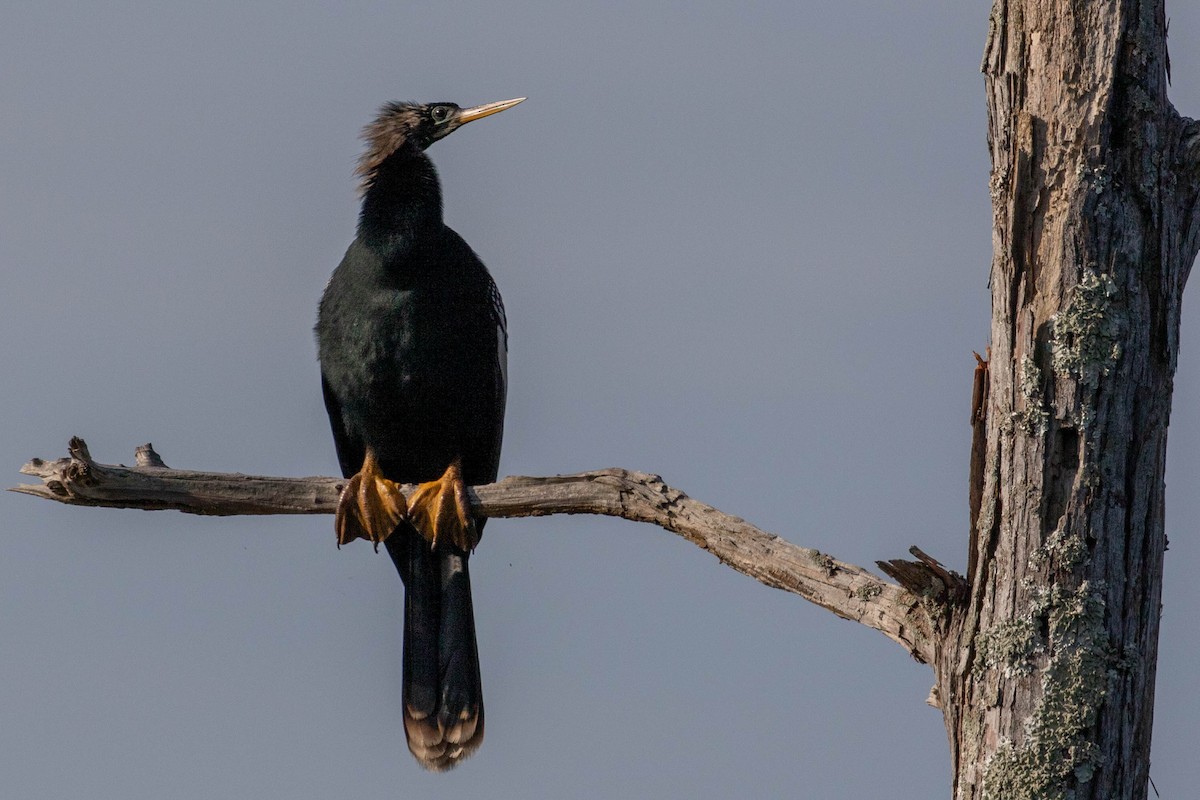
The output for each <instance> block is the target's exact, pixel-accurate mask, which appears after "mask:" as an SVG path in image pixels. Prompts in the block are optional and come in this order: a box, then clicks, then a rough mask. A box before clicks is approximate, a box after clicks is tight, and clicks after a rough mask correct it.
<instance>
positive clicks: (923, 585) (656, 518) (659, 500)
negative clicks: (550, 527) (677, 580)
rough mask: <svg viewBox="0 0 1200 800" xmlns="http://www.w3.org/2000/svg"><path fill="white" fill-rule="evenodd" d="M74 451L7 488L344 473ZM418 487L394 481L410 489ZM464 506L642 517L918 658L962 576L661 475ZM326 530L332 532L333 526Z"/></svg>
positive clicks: (179, 507)
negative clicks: (128, 459) (698, 493)
mask: <svg viewBox="0 0 1200 800" xmlns="http://www.w3.org/2000/svg"><path fill="white" fill-rule="evenodd" d="M69 451H70V457H69V458H60V459H57V460H54V461H45V460H43V459H40V458H38V459H34V460H32V461H30V462H29V463H28V464H26V465H25V466H24V467H23V468H22V469H21V472H22V473H24V474H26V475H34V476H36V477H38V478H40V479H41V483H37V484H25V485H22V486H17V487H14V488H13V489H11V490H10V491H15V492H20V493H22V494H30V495H33V496H35V497H42V498H45V499H47V500H57V501H58V502H60V503H67V504H69V505H79V506H93V507H107V508H140V509H147V510H168V509H169V510H175V511H184V512H187V513H190V514H208V515H217V516H226V515H233V514H332V513H333V512H334V509H335V508H336V507H337V502H338V497H339V496H340V495H341V492H342V490H343V488H344V487H345V485H346V481H345V480H344V479H342V478H327V477H314V478H277V477H267V476H261V475H241V474H236V473H221V472H196V471H192V470H177V469H169V468H168V467H166V465H165V464H163V461H162V459H161V458H159V456H158V454H157V453H155V452H154V449H153V448H152V447H151V446H150V445H148V444H147V445H143V446H141V447H139V448H138V449H137V456H136V458H137V462H136V463H137V466H135V467H125V466H118V465H113V464H100V463H97V462H96V461H94V460H93V459H92V457H91V454H90V453H88V449H87V445H86V444H85V443H84V441H83V440H82V439H80V438H78V437H76V438H73V439H72V440H71V443H70V446H69ZM415 488H416V487H414V486H401V487H400V489H401V491H402V492H404V493H405V494H406V495H409V494H411V493H412V491H413V489H415ZM468 496H469V497H470V500H471V506H472V510H473V511H474V512H475V513H476V514H479V515H480V516H485V517H534V516H544V515H547V514H603V515H607V516H613V517H621V518H623V519H627V520H631V521H633V522H648V523H650V524H651V525H657V526H659V527H661V528H664V529H666V530H668V531H671V532H672V533H676V534H678V535H680V536H682V537H683V538H684V539H687V540H688V541H689V542H691V543H692V544H694V545H696V546H697V547H700V548H701V549H703V550H707V551H708V552H710V553H712V554H713V555H714V556H716V557H717V559H718V560H719V561H720V562H721V563H722V564H725V565H726V566H728V567H731V568H732V569H735V570H737V571H738V572H741V573H742V574H744V575H749V576H750V577H751V578H754V579H755V580H757V581H759V582H760V583H762V584H765V585H767V586H770V587H772V588H776V589H783V590H784V591H787V592H792V593H794V594H798V595H800V596H801V597H803V598H804V599H806V600H808V601H810V602H812V603H815V604H817V605H819V606H821V607H822V608H825V609H828V610H829V611H832V612H833V613H835V614H837V615H838V616H839V617H842V618H844V619H849V620H852V621H854V622H861V623H862V624H863V625H866V626H867V627H869V628H874V629H875V630H877V631H879V632H880V633H882V634H883V635H884V636H887V637H888V638H889V639H891V640H892V641H894V642H896V643H898V644H900V645H901V646H903V647H904V648H905V649H906V650H907V651H908V652H909V653H910V654H911V655H912V656H913V657H914V658H916V659H917V660H918V661H923V662H926V663H928V662H929V660H930V658H932V657H933V641H934V639H935V638H936V633H935V627H936V625H935V622H934V621H933V620H932V619H931V617H930V614H929V610H930V609H936V608H937V606H936V605H935V604H934V603H933V602H932V601H931V598H937V597H940V596H942V595H944V594H948V593H951V592H960V593H961V589H962V587H963V586H964V582H963V580H962V578H961V577H959V576H958V575H955V574H954V573H951V572H949V571H947V570H945V569H944V568H943V567H942V566H941V565H940V564H938V563H937V562H936V561H934V560H933V559H932V558H930V557H929V556H926V555H924V554H923V553H920V551H917V552H916V555H917V556H918V558H919V559H920V560H919V561H917V562H913V563H910V562H904V561H895V562H890V563H889V564H881V566H882V567H884V569H885V571H888V572H889V574H890V573H892V572H893V571H895V572H896V574H897V575H899V576H900V579H901V582H902V583H903V584H905V585H906V586H907V585H909V584H914V585H916V586H919V587H920V589H918V591H917V593H915V594H914V593H913V592H912V591H909V590H907V589H906V588H902V587H901V586H896V585H895V584H892V583H888V582H887V581H885V580H881V579H880V578H878V577H876V576H875V575H872V574H871V573H869V572H867V571H866V570H865V569H863V568H862V567H858V566H855V565H854V564H847V563H845V562H843V561H838V560H837V559H835V558H833V557H832V556H830V555H828V554H826V553H822V552H820V551H819V550H814V549H812V548H809V547H799V546H797V545H794V544H792V543H791V542H788V541H786V540H784V539H782V538H780V537H779V536H776V535H775V534H773V533H767V532H765V531H762V530H759V529H758V528H756V527H754V526H753V525H751V524H750V523H748V522H746V521H745V520H744V519H741V518H739V517H734V516H730V515H729V514H724V513H722V512H720V511H718V510H717V509H715V508H713V507H712V506H708V505H705V504H704V503H701V502H699V501H697V500H693V499H692V498H690V497H688V496H687V495H686V494H684V493H683V492H681V491H679V490H678V489H674V488H672V487H670V486H668V485H667V484H666V483H664V482H663V480H662V478H660V477H658V476H657V475H648V474H646V473H643V472H630V471H628V470H623V469H605V470H597V471H595V472H583V473H579V474H577V475H556V476H554V477H549V478H527V477H520V476H514V477H509V478H505V479H504V480H502V481H499V482H498V483H493V484H489V485H486V486H472V487H470V488H469V489H468ZM330 539H331V540H332V539H333V531H332V529H330Z"/></svg>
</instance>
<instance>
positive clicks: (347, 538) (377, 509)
mask: <svg viewBox="0 0 1200 800" xmlns="http://www.w3.org/2000/svg"><path fill="white" fill-rule="evenodd" d="M407 511H408V503H407V501H406V500H405V499H404V493H403V492H401V491H400V489H399V487H398V486H397V485H396V483H395V482H394V481H391V480H388V479H387V478H385V477H383V474H382V473H381V472H380V471H379V466H378V464H376V463H375V457H374V454H373V453H371V452H370V451H368V452H367V456H366V458H365V459H364V460H363V467H362V469H361V470H359V471H358V472H357V473H355V475H354V476H353V477H352V478H350V480H349V482H347V484H346V488H345V489H343V490H342V495H341V497H339V498H338V505H337V511H336V513H335V515H334V520H333V525H334V530H335V531H336V532H337V540H338V547H341V546H342V545H344V544H346V543H347V542H352V541H354V540H355V539H366V540H368V541H370V542H371V543H372V544H374V545H375V549H376V550H379V543H380V542H382V541H385V540H386V539H387V538H388V536H390V535H391V533H392V531H393V530H395V529H396V525H397V524H398V523H399V522H400V520H402V519H404V517H405V515H406V514H407Z"/></svg>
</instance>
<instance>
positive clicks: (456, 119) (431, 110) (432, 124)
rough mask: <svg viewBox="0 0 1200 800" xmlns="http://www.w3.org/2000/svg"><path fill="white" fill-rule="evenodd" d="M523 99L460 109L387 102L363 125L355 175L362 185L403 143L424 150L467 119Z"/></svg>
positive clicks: (482, 115) (456, 128)
mask: <svg viewBox="0 0 1200 800" xmlns="http://www.w3.org/2000/svg"><path fill="white" fill-rule="evenodd" d="M524 99H525V98H524V97H517V98H515V99H513V100H501V101H500V102H498V103H486V104H484V105H481V106H475V107H473V108H460V107H459V106H458V105H456V104H455V103H425V104H424V105H419V104H417V103H388V104H387V105H385V106H384V107H383V108H381V109H380V110H379V115H378V116H377V117H376V118H375V121H374V122H372V123H371V124H370V125H368V126H367V127H365V128H363V133H362V138H363V140H364V141H365V142H366V143H367V149H366V151H365V152H364V153H363V154H362V158H360V159H359V162H358V169H357V170H356V174H357V175H359V176H360V177H361V178H362V179H363V186H364V188H365V187H366V186H368V185H370V183H371V179H372V178H373V176H374V175H375V171H376V170H377V169H379V165H380V164H382V163H383V162H384V161H385V160H387V157H388V156H390V155H391V154H392V153H395V152H396V151H397V150H399V149H400V148H401V147H403V146H404V145H405V143H412V144H413V145H415V146H416V147H417V148H418V149H420V150H424V149H425V148H427V147H429V145H431V144H433V143H434V142H436V141H437V140H438V139H444V138H445V137H447V136H449V135H450V134H451V133H453V132H454V131H456V130H458V129H459V128H461V127H462V126H463V125H466V124H467V123H468V122H472V121H474V120H477V119H483V118H484V117H490V116H491V115H492V114H498V113H500V112H501V111H504V110H505V109H508V108H512V107H513V106H515V105H516V104H517V103H520V102H521V101H522V100H524Z"/></svg>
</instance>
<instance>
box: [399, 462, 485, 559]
mask: <svg viewBox="0 0 1200 800" xmlns="http://www.w3.org/2000/svg"><path fill="white" fill-rule="evenodd" d="M408 521H409V522H410V523H412V526H413V527H414V528H416V529H417V530H418V531H420V532H421V535H422V536H424V537H425V538H426V539H428V540H429V542H430V544H432V545H433V546H434V547H437V545H438V542H439V541H442V540H443V539H447V538H448V539H449V541H450V543H451V544H453V545H454V546H455V547H458V548H459V549H461V550H465V551H466V552H470V551H472V550H474V549H475V545H477V544H479V534H478V533H477V532H476V530H475V519H474V518H473V517H472V516H471V501H470V500H469V499H468V498H467V486H466V484H465V483H463V477H462V465H461V464H460V463H459V460H458V459H457V458H456V459H454V462H453V463H452V464H451V465H450V466H449V467H447V468H446V472H445V473H444V474H443V475H442V477H441V478H439V479H438V480H436V481H430V482H428V483H422V484H421V485H420V486H418V487H417V490H416V491H415V492H413V494H412V497H411V498H410V499H409V502H408Z"/></svg>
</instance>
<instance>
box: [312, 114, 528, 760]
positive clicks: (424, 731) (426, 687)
mask: <svg viewBox="0 0 1200 800" xmlns="http://www.w3.org/2000/svg"><path fill="white" fill-rule="evenodd" d="M524 99H525V98H523V97H521V98H517V99H515V100H505V101H503V102H499V103H489V104H487V105H482V106H476V107H474V108H459V107H458V106H457V105H455V104H453V103H431V104H428V105H416V104H412V103H389V104H388V105H385V106H384V107H383V108H382V109H381V111H380V113H379V116H378V117H377V118H376V119H375V121H374V122H372V123H371V124H370V125H368V126H367V127H366V128H365V129H364V131H363V138H364V140H365V141H366V151H365V152H364V153H363V155H362V158H361V160H360V162H359V165H358V170H357V174H358V175H359V177H360V178H361V179H362V184H361V194H362V212H361V214H360V215H359V220H358V233H357V236H356V237H355V239H354V242H353V243H352V244H351V245H350V249H349V250H347V251H346V255H345V257H344V258H343V259H342V263H341V264H339V265H338V267H337V269H336V270H334V272H333V275H332V277H330V279H329V285H328V286H327V287H326V289H325V294H324V296H323V297H322V298H321V305H320V310H319V312H318V317H317V328H316V333H317V347H318V351H319V354H320V360H321V383H322V390H323V392H324V395H325V408H326V410H327V411H328V412H329V423H330V425H331V427H332V428H333V439H334V443H335V445H336V446H337V454H338V461H339V462H340V463H341V468H342V474H343V475H344V476H346V477H347V478H349V479H350V480H349V481H348V482H347V484H346V487H345V489H344V491H343V492H342V495H341V500H340V501H339V503H338V508H337V514H336V517H335V520H334V526H335V529H336V532H337V538H338V546H339V547H340V546H341V545H342V544H345V543H346V542H349V541H352V540H354V539H357V538H364V539H368V540H369V541H371V542H373V543H374V544H375V547H376V549H378V547H379V543H380V542H383V543H384V544H385V546H386V547H387V551H388V553H389V554H390V555H391V557H392V561H393V562H394V563H395V565H396V569H397V570H398V571H399V572H400V578H401V579H402V580H403V581H404V586H405V594H404V668H403V679H402V680H403V695H402V697H403V704H404V732H405V736H406V738H407V739H408V748H409V750H411V751H412V754H413V755H414V756H416V758H417V760H418V761H419V762H420V763H421V765H422V766H424V767H426V768H428V769H432V770H444V769H449V768H451V767H454V766H456V765H457V764H458V762H459V761H460V760H462V759H463V758H465V757H466V756H468V755H470V754H471V753H472V752H474V751H475V750H476V749H477V748H478V747H479V745H480V743H481V742H482V741H483V690H482V687H481V684H480V678H479V654H478V650H477V649H476V645H475V620H474V614H473V611H472V608H471V582H470V574H469V572H468V570H467V562H468V558H469V557H470V555H471V551H472V550H474V548H475V546H476V545H477V544H478V542H479V535H480V534H481V533H482V531H483V525H484V521H485V520H484V519H482V518H479V519H475V518H473V517H472V515H471V513H470V504H469V502H468V499H467V494H466V487H467V486H468V485H475V484H482V483H491V482H492V481H494V480H495V479H496V470H497V468H498V465H499V461H500V440H501V436H502V433H503V430H504V398H505V391H506V381H507V376H506V371H507V366H506V365H507V348H508V344H507V338H508V334H507V330H506V327H505V318H504V305H503V304H502V302H501V300H500V293H499V292H498V291H497V290H496V284H495V283H494V282H493V281H492V277H491V275H489V274H488V271H487V269H486V268H485V267H484V266H483V262H482V261H480V260H479V257H478V256H476V255H475V253H474V252H473V251H472V250H471V248H470V247H468V246H467V244H466V242H464V241H463V240H462V238H461V237H460V236H459V235H458V234H457V233H455V232H454V231H453V230H451V229H450V228H449V227H448V226H446V225H445V224H444V223H443V222H442V196H441V187H440V186H439V183H438V178H437V173H436V171H435V170H434V168H433V164H432V163H431V162H430V160H429V157H428V156H426V155H425V149H426V148H427V147H429V145H431V144H433V143H434V142H436V141H437V140H438V139H441V138H443V137H445V136H447V135H448V134H450V133H451V132H452V131H454V130H457V129H458V128H459V127H461V126H463V125H465V124H466V123H468V122H471V121H472V120H476V119H482V118H483V117H486V116H490V115H492V114H495V113H498V112H500V111H503V110H505V109H507V108H511V107H512V106H515V105H516V104H517V103H520V102H521V101H522V100H524ZM405 483H415V484H420V485H419V487H418V488H417V489H416V491H415V492H413V493H412V496H411V497H408V498H406V497H405V496H404V495H403V494H402V493H401V491H400V489H399V484H405Z"/></svg>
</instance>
